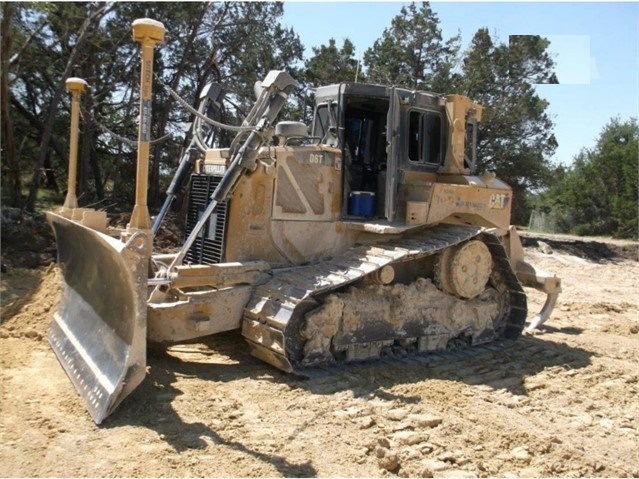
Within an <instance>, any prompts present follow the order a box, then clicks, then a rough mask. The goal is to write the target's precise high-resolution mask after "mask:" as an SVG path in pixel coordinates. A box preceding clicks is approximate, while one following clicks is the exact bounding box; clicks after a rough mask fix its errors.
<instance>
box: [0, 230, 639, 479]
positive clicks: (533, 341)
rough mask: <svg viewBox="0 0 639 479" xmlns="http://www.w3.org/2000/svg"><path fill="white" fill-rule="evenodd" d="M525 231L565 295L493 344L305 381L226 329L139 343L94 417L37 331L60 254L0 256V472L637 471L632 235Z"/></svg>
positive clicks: (52, 292)
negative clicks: (105, 407)
mask: <svg viewBox="0 0 639 479" xmlns="http://www.w3.org/2000/svg"><path fill="white" fill-rule="evenodd" d="M538 239H543V241H544V242H546V243H547V244H549V245H550V246H551V247H552V248H553V250H554V251H553V253H552V254H547V253H542V252H541V251H540V249H539V247H538ZM526 245H527V247H526V253H527V256H528V259H529V261H530V262H531V263H533V264H534V265H535V266H536V267H538V268H542V269H545V270H547V271H553V272H556V273H557V274H558V275H559V276H560V277H561V278H562V280H563V293H562V295H561V296H560V299H559V304H558V306H557V309H556V311H555V314H554V315H553V317H552V318H551V319H550V320H549V321H548V322H547V323H546V324H545V325H544V328H543V331H542V332H540V333H537V334H535V335H532V336H525V337H522V338H521V339H520V340H518V341H517V342H515V343H514V344H512V345H510V346H508V347H506V348H505V349H503V350H501V351H486V352H482V353H481V354H478V355H476V356H475V357H472V358H461V359H455V360H452V359H451V360H449V361H447V362H444V363H441V362H439V363H438V362H435V363H430V364H424V363H423V362H421V361H415V360H412V361H395V362H381V363H379V362H378V363H375V364H360V365H353V366H351V367H347V368H343V369H340V370H337V371H335V373H334V374H333V375H322V374H319V375H317V377H313V378H311V379H301V378H297V377H293V376H289V375H286V374H284V373H281V372H280V371H278V370H276V369H274V368H272V367H271V366H268V365H266V364H263V363H261V362H260V361H259V360H257V359H254V358H252V357H251V356H250V355H249V354H248V347H247V346H246V345H245V344H244V342H243V340H242V339H241V337H240V336H239V335H238V334H235V333H231V334H224V335H220V336H217V337H212V338H210V339H208V340H206V341H205V342H202V343H198V344H189V345H180V346H174V347H171V348H170V349H169V350H168V351H167V352H163V353H159V352H155V353H152V354H150V357H149V359H148V363H149V367H148V375H147V378H146V379H145V381H144V382H143V383H142V385H141V386H140V387H139V388H138V389H137V390H136V391H135V392H134V393H133V394H132V395H131V396H130V397H129V398H127V399H126V400H125V401H124V402H123V403H122V404H121V406H120V408H119V409H118V410H117V411H116V413H115V414H114V415H113V416H111V417H110V418H109V419H107V420H106V421H105V422H104V423H103V424H102V425H101V426H96V425H95V424H94V423H93V421H92V420H91V418H90V416H89V415H88V413H86V412H85V410H84V408H83V406H82V404H81V401H80V398H79V396H78V395H77V393H76V392H75V389H74V388H73V386H72V384H71V382H70V381H69V380H68V379H67V377H66V375H65V373H64V371H63V369H62V368H61V367H60V366H59V364H58V362H57V360H56V358H55V356H54V354H53V353H52V351H51V349H50V348H49V345H48V343H47V340H46V329H47V326H48V323H49V321H50V318H51V315H52V314H53V311H54V310H55V308H56V305H57V301H58V298H59V293H60V281H59V277H58V270H57V268H56V267H55V266H53V265H52V266H50V267H39V268H35V269H24V268H19V267H15V266H11V265H9V266H6V267H4V265H3V267H4V274H3V275H2V283H1V293H2V324H1V325H0V364H1V370H0V375H1V379H2V383H1V391H0V401H1V403H0V409H1V414H0V476H10V477H13V476H29V477H34V476H38V477H43V476H66V477H71V476H85V477H86V476H89V477H98V476H99V477H103V476H111V477H114V476H118V477H121V476H129V477H138V476H153V477H167V476H169V477H182V476H207V477H261V476H268V477H281V476H286V477H314V476H321V477H327V476H341V477H344V476H358V477H396V476H400V477H539V476H544V477H582V476H589V477H639V452H638V451H639V444H638V443H639V401H638V394H637V393H638V389H639V385H638V376H639V368H638V364H639V341H638V340H639V334H638V331H639V294H638V293H639V274H638V272H639V271H638V269H637V267H638V264H639V263H638V262H637V244H636V243H629V242H612V241H604V240H597V241H595V242H593V241H583V239H582V240H579V241H576V240H575V239H571V238H559V237H544V238H538V237H537V238H528V239H526ZM6 259H7V257H6V255H5V261H6ZM528 292H529V293H530V294H529V309H530V310H531V311H532V313H531V314H530V317H532V314H534V313H535V312H537V311H538V310H539V308H540V307H541V304H542V302H543V299H544V297H543V295H541V294H540V293H537V292H535V291H531V290H529V291H528Z"/></svg>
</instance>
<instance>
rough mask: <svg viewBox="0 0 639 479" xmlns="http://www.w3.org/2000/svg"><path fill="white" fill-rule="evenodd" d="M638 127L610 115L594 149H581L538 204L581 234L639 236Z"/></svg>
mask: <svg viewBox="0 0 639 479" xmlns="http://www.w3.org/2000/svg"><path fill="white" fill-rule="evenodd" d="M638 152H639V126H638V125H637V120H636V119H635V118H632V119H630V120H627V121H625V122H622V121H621V120H620V119H619V118H613V119H612V120H610V122H608V124H607V125H606V126H605V127H604V128H603V130H602V131H601V133H600V135H599V138H598V139H597V143H596V145H595V147H594V148H593V149H590V150H589V149H584V150H582V151H581V152H580V153H579V154H578V155H577V156H576V157H575V159H574V163H573V165H572V166H571V167H570V168H568V169H564V168H561V169H559V168H558V169H557V170H556V173H557V175H556V177H557V179H556V180H555V182H554V183H553V185H552V187H551V188H550V189H549V191H548V192H546V193H545V194H544V195H542V197H541V199H540V207H541V208H542V209H545V210H547V211H553V212H555V214H556V216H557V217H558V227H559V229H560V231H563V232H570V233H575V234H580V235H614V236H616V237H621V238H636V237H637V235H638V225H637V215H638V207H639V205H638V199H637V198H638V195H639V180H638V176H639V175H638V171H637V167H638V164H639V157H638V156H639V153H638Z"/></svg>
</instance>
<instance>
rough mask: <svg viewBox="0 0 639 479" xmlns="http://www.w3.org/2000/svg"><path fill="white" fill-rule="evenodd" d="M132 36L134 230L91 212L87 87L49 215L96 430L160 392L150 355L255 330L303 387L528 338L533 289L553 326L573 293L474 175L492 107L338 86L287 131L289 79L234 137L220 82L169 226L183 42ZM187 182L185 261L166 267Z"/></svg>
mask: <svg viewBox="0 0 639 479" xmlns="http://www.w3.org/2000/svg"><path fill="white" fill-rule="evenodd" d="M133 38H134V40H136V41H137V42H139V43H140V44H141V51H142V54H141V58H142V60H141V93H140V122H139V137H138V163H137V183H136V204H135V207H134V209H133V212H132V215H131V220H130V223H129V224H128V225H127V226H126V228H120V229H118V228H112V227H110V226H108V225H107V223H108V222H107V217H106V213H105V212H104V211H96V210H92V209H88V208H79V207H78V206H77V200H76V198H75V161H76V158H75V156H76V151H77V148H76V147H75V145H76V144H77V135H78V133H77V128H78V113H77V104H78V98H79V96H80V95H81V94H82V92H83V90H84V88H85V86H86V83H85V82H84V81H83V80H81V79H78V78H71V79H69V80H67V86H68V89H69V91H70V92H71V94H72V119H71V121H72V125H71V141H70V145H71V147H70V148H71V150H70V168H69V175H70V178H69V193H68V195H67V199H66V201H65V204H64V206H63V207H61V208H58V209H57V210H55V211H51V212H49V213H48V214H47V217H48V221H49V222H50V224H51V226H52V228H53V230H54V232H55V236H56V241H57V246H58V262H59V265H60V269H61V271H62V275H63V278H64V288H63V294H62V298H61V302H60V305H59V308H58V310H57V311H56V312H55V314H54V318H53V321H52V324H51V326H50V329H49V335H48V337H49V341H50V343H51V345H52V348H53V350H54V352H55V354H56V355H57V357H58V359H59V361H60V363H61V364H62V366H63V367H64V369H65V370H66V372H67V374H68V375H69V377H70V379H71V380H72V381H73V383H74V384H75V386H76V389H77V390H78V392H79V394H80V395H81V397H82V399H83V401H84V403H85V406H86V408H87V410H88V411H89V413H90V414H91V416H92V418H93V419H94V421H95V422H96V423H98V424H99V423H100V422H101V421H103V420H104V419H105V418H106V417H107V416H108V415H110V414H111V413H112V412H113V411H114V410H115V408H116V407H117V406H118V405H119V404H120V402H121V401H122V400H123V399H124V398H125V397H126V396H127V395H128V394H130V393H131V391H133V390H134V389H135V388H136V387H137V386H138V385H139V384H140V383H141V382H142V381H143V379H144V377H145V374H146V348H147V342H149V343H159V344H173V343H177V342H183V341H192V340H194V339H197V338H200V337H203V336H207V335H212V334H216V333H220V332H225V331H230V330H241V333H242V335H243V336H244V338H245V339H246V340H247V341H248V344H249V345H250V348H251V351H252V354H253V355H254V356H256V357H258V358H260V359H262V360H264V361H266V362H267V363H270V364H272V365H273V366H275V367H277V368H279V369H281V370H283V371H287V372H291V373H303V371H304V370H305V369H307V368H314V367H318V366H322V367H323V366H326V365H330V364H335V363H343V362H350V361H360V360H369V359H375V358H378V357H381V356H393V355H406V354H422V353H429V352H433V351H442V350H446V349H451V348H459V347H473V346H475V345H479V344H483V343H487V342H490V341H494V340H498V339H502V338H506V339H516V338H517V337H518V336H519V335H520V334H521V333H522V330H523V329H524V327H525V323H526V318H527V305H526V294H525V291H524V288H523V286H530V287H533V288H536V289H538V290H541V291H543V292H545V293H546V294H547V300H546V303H545V305H544V306H543V308H542V310H541V312H540V313H539V314H538V315H537V316H535V317H534V319H533V320H532V322H531V324H530V327H531V328H534V327H537V326H539V325H540V324H542V323H543V322H544V321H545V320H546V319H547V318H548V316H549V315H550V313H551V311H552V309H553V307H554V305H555V302H556V299H557V295H558V293H559V292H560V280H559V279H558V278H557V277H555V276H554V275H549V274H546V273H544V272H542V271H538V270H535V268H534V267H533V266H531V265H530V264H529V263H527V262H526V261H525V260H524V252H523V248H522V244H521V241H520V238H519V236H518V234H517V230H516V229H515V228H514V227H513V226H511V225H510V224H509V220H510V211H511V205H512V190H511V188H510V187H509V186H508V185H506V184H505V183H504V182H502V181H500V180H499V179H497V178H496V177H495V175H494V174H490V173H486V174H482V175H476V174H475V173H474V171H475V165H476V137H477V135H476V132H477V124H478V122H479V121H480V120H481V117H482V107H481V106H480V105H477V104H475V103H473V102H472V101H471V100H470V99H469V98H466V97H464V96H460V95H447V96H445V95H440V94H434V93H429V92H423V91H409V90H407V89H402V88H396V87H387V86H381V85H370V84H360V83H340V84H335V85H329V86H324V87H320V88H317V90H316V91H315V97H314V98H315V106H314V117H313V120H312V124H311V125H310V130H309V128H308V127H307V125H305V124H303V123H300V122H279V123H277V122H276V118H277V116H278V114H279V112H280V110H281V108H282V107H283V105H284V104H285V102H286V100H287V97H288V96H289V95H290V94H291V92H292V91H293V89H294V88H296V87H297V83H296V81H295V80H294V79H293V78H292V77H291V76H290V75H289V74H288V73H287V72H285V71H271V72H269V73H268V75H267V76H266V78H265V79H264V80H263V81H262V82H258V83H257V84H256V94H257V101H256V103H255V105H254V106H253V109H252V110H251V111H250V112H249V114H248V116H247V117H246V119H245V120H244V122H243V124H242V125H241V126H239V127H228V125H223V124H221V123H219V122H217V121H216V120H214V119H213V117H214V116H215V114H214V112H215V111H216V110H217V108H218V107H219V105H220V102H222V101H223V97H224V92H223V90H221V88H220V87H219V86H217V85H210V86H209V87H208V88H207V89H206V91H205V92H204V93H203V94H202V95H201V106H200V108H199V110H197V111H196V112H195V113H196V116H195V118H196V120H195V121H194V122H193V126H192V131H191V133H192V142H191V145H190V147H189V148H188V149H187V151H186V152H185V153H184V155H183V158H182V160H181V162H180V165H179V168H178V171H177V173H176V175H175V177H174V180H173V182H172V183H171V186H170V187H169V189H168V192H167V199H166V202H165V203H164V205H163V207H162V209H161V210H160V213H159V214H158V215H157V216H156V217H155V220H154V221H153V222H152V221H151V219H152V218H151V217H150V216H149V213H148V207H147V204H146V188H147V172H148V156H149V141H150V118H151V97H152V95H151V78H152V57H153V50H154V47H155V46H156V45H157V44H159V43H162V41H163V38H164V27H163V25H162V24H161V23H160V22H157V21H154V20H150V19H139V20H136V21H135V22H133ZM212 125H214V126H212ZM218 127H228V128H230V129H233V130H235V131H237V136H236V137H235V139H234V140H233V142H232V143H231V145H230V147H227V148H213V147H212V146H211V145H212V144H213V143H214V141H213V140H212V138H213V136H214V132H215V131H216V128H218ZM207 132H208V134H207ZM184 183H188V186H187V189H188V204H187V205H188V208H187V210H188V213H187V217H186V221H185V223H186V234H185V241H184V244H183V245H182V247H181V248H180V249H179V251H177V252H175V253H172V254H160V253H154V252H153V239H154V235H155V234H156V233H157V232H158V231H159V229H160V228H161V223H162V219H163V217H164V215H165V214H166V212H167V210H168V208H169V205H170V204H171V201H172V200H173V198H174V197H175V196H176V195H177V194H178V193H179V191H180V190H181V189H182V185H183V184H184Z"/></svg>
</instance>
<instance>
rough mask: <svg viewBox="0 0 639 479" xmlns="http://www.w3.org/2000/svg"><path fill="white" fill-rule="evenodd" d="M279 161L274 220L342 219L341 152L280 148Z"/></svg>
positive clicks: (329, 149) (335, 150) (307, 148)
mask: <svg viewBox="0 0 639 479" xmlns="http://www.w3.org/2000/svg"><path fill="white" fill-rule="evenodd" d="M276 159H277V165H276V169H277V173H276V179H275V197H274V199H273V219H276V220H294V221H334V220H336V219H337V218H338V217H339V211H340V185H341V173H342V156H341V152H340V150H338V149H333V148H318V147H313V146H311V147H284V148H278V149H277V151H276Z"/></svg>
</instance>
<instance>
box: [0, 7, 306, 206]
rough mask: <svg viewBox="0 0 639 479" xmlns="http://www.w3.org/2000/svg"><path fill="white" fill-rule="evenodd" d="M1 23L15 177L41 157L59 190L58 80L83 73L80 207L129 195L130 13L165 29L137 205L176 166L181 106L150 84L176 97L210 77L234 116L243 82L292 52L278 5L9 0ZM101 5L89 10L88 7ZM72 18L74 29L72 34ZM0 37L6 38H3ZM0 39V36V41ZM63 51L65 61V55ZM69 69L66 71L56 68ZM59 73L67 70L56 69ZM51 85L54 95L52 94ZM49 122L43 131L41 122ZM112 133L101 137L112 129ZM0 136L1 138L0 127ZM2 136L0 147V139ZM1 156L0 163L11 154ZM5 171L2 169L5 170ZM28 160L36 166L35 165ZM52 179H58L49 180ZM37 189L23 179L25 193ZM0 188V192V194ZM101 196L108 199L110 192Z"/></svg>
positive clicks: (65, 100)
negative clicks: (147, 164)
mask: <svg viewBox="0 0 639 479" xmlns="http://www.w3.org/2000/svg"><path fill="white" fill-rule="evenodd" d="M12 6H15V8H14V11H13V14H12V16H11V25H10V27H11V28H9V29H7V30H6V31H3V38H5V36H7V37H10V39H11V40H12V41H11V42H10V51H8V52H3V59H5V58H11V59H12V60H11V62H10V64H9V65H8V72H9V75H8V77H9V83H10V84H9V89H10V102H9V103H10V105H9V106H10V114H11V117H12V118H13V119H14V125H13V131H14V132H15V141H14V144H15V145H18V146H19V147H18V148H16V153H15V155H14V156H15V157H16V158H12V160H16V161H15V163H17V165H18V169H19V170H20V171H19V175H21V174H22V173H23V172H33V171H34V159H35V158H38V156H39V155H40V154H41V153H42V152H45V153H46V159H45V163H46V164H45V165H44V168H43V171H46V172H47V173H46V177H47V180H48V181H47V185H46V186H47V187H51V188H58V189H59V190H64V189H65V181H66V169H67V162H68V157H67V156H68V151H69V146H68V138H69V109H70V105H69V95H68V93H67V92H66V90H65V88H64V82H65V80H66V78H67V77H68V76H76V77H80V78H83V79H84V80H86V81H87V82H88V84H89V85H90V90H89V91H87V92H86V93H85V94H84V95H83V97H82V98H83V99H82V107H83V117H82V121H81V138H80V145H79V158H80V165H79V178H78V194H79V201H80V203H81V204H87V203H91V202H94V201H100V200H103V199H105V198H107V197H110V198H117V200H118V201H119V200H121V199H122V198H124V199H129V200H130V199H131V198H132V193H133V191H134V180H135V162H136V151H135V145H134V144H133V145H132V144H129V143H128V142H126V141H123V140H122V138H123V137H124V138H125V139H129V140H135V139H136V138H137V133H138V131H137V130H138V125H137V112H138V102H139V91H138V90H139V45H138V44H136V43H135V42H134V41H133V40H132V39H131V22H132V21H133V19H135V18H144V17H146V18H154V19H158V20H160V21H161V22H162V23H163V24H164V26H165V27H166V38H165V43H164V44H163V45H161V46H159V47H158V48H156V49H155V61H154V73H155V78H156V81H155V82H154V88H153V95H154V97H153V113H152V114H153V117H152V122H151V124H152V137H153V138H163V137H165V136H166V135H167V134H168V135H169V137H168V138H167V139H166V140H164V141H162V142H161V143H157V144H154V145H152V148H151V160H152V164H151V171H150V179H149V186H150V189H149V204H150V205H151V206H154V205H157V204H158V203H159V201H161V199H162V189H163V187H164V186H165V184H166V182H167V181H166V179H165V178H166V177H167V176H169V175H170V173H171V171H172V170H173V169H174V168H175V167H176V166H177V161H178V160H179V158H180V151H181V149H182V147H183V146H184V136H185V135H184V131H185V130H186V129H187V128H188V125H189V124H190V122H191V121H192V116H191V114H190V113H188V112H186V111H185V110H184V109H183V108H178V107H177V106H176V105H175V100H174V99H173V98H172V97H170V96H169V95H168V94H167V93H166V92H165V91H164V89H162V88H161V86H160V84H159V81H160V80H161V81H162V82H164V83H166V84H168V85H170V86H171V87H172V88H173V89H174V90H176V91H177V92H178V94H179V95H180V96H181V97H182V98H184V99H185V100H186V101H187V102H188V103H190V104H192V105H197V103H198V101H199V98H198V94H199V92H200V90H201V89H202V87H203V86H204V85H205V84H206V83H208V82H210V81H217V82H219V83H221V84H222V85H223V86H224V87H225V89H226V90H227V91H229V92H234V93H235V95H232V96H231V98H232V100H233V103H234V104H235V105H236V106H237V108H231V109H228V110H225V111H224V112H223V118H222V119H223V121H226V122H228V123H236V124H237V123H239V122H240V121H241V119H243V118H244V115H245V113H246V111H247V110H248V108H249V106H250V105H252V103H253V101H254V93H253V85H254V83H255V81H256V80H262V79H263V78H264V77H265V75H266V73H267V72H268V71H269V70H271V69H288V70H290V71H292V73H293V75H294V76H300V75H299V71H296V70H295V68H289V66H290V65H293V64H295V63H296V62H299V61H300V60H301V59H302V53H303V48H302V45H301V42H300V40H299V37H298V36H297V34H296V33H295V32H294V31H293V30H292V29H287V28H284V27H282V26H281V24H280V18H281V16H282V14H283V4H282V3H281V2H223V3H211V2H186V3H184V2H181V3H180V2H106V3H100V2H97V3H96V2H69V3H65V2H58V3H38V2H33V3H15V4H12ZM100 9H102V14H101V15H99V16H98V15H96V16H95V18H94V17H91V15H92V14H93V13H95V12H97V11H98V10H100ZM83 26H87V27H88V28H87V29H86V35H84V36H81V35H80V33H79V32H81V31H82V28H83ZM5 43H9V42H5ZM3 45H4V43H3ZM71 58H74V61H73V62H72V64H69V60H70V59H71ZM66 67H70V69H68V68H66ZM67 70H69V71H68V72H67ZM60 90H62V95H60ZM50 116H52V117H53V118H55V121H54V122H53V124H52V130H51V131H50V139H49V140H48V141H44V140H43V133H44V132H46V131H47V128H48V126H47V124H46V121H45V119H46V118H48V117H50ZM112 132H113V133H112ZM5 136H6V135H5ZM4 140H5V138H4V136H3V146H4ZM6 160H7V159H6V158H4V157H3V166H5V164H6V165H9V164H10V163H11V162H10V161H6ZM7 167H8V166H7ZM38 168H39V166H38V165H37V162H36V169H38ZM58 183H59V184H58ZM38 186H39V185H37V184H33V185H31V188H30V190H31V191H30V196H32V197H33V198H35V197H36V195H35V194H34V193H35V191H37V188H38ZM3 194H4V191H3ZM111 201H113V200H111Z"/></svg>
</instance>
